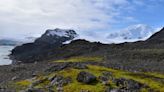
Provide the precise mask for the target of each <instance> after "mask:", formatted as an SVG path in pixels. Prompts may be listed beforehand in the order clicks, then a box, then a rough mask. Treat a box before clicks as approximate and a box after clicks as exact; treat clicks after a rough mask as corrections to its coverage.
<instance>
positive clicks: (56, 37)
mask: <svg viewBox="0 0 164 92" xmlns="http://www.w3.org/2000/svg"><path fill="white" fill-rule="evenodd" d="M77 36H78V34H77V33H76V32H75V31H74V30H70V29H59V28H56V29H48V30H46V32H45V33H44V34H43V35H42V36H41V37H40V38H38V39H36V41H35V43H42V44H43V43H45V44H61V43H63V42H66V41H70V40H73V39H74V38H76V37H77Z"/></svg>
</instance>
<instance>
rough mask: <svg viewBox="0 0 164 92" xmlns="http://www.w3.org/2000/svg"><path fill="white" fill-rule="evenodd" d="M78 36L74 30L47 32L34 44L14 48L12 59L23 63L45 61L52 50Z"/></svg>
mask: <svg viewBox="0 0 164 92" xmlns="http://www.w3.org/2000/svg"><path fill="white" fill-rule="evenodd" d="M77 36H78V35H77V34H76V32H75V31H74V30H63V29H54V30H47V31H46V32H45V33H44V34H43V35H42V36H41V37H40V38H38V39H36V40H35V42H34V43H27V44H23V45H22V46H17V47H16V48H14V49H13V50H12V53H11V55H10V57H11V59H13V60H14V59H15V60H17V61H22V62H23V63H31V62H36V61H43V59H46V58H48V56H49V55H51V54H52V53H51V50H54V49H55V48H58V47H60V46H62V45H63V42H66V41H69V40H73V39H74V38H75V37H77ZM17 61H16V63H17Z"/></svg>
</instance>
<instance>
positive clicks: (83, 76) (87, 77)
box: [77, 71, 96, 84]
mask: <svg viewBox="0 0 164 92" xmlns="http://www.w3.org/2000/svg"><path fill="white" fill-rule="evenodd" d="M77 81H78V82H82V83H86V84H91V83H93V82H95V81H96V77H95V76H94V75H93V74H91V73H88V72H84V71H83V72H80V73H79V74H78V76H77Z"/></svg>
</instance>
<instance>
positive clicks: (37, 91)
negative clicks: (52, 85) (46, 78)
mask: <svg viewBox="0 0 164 92" xmlns="http://www.w3.org/2000/svg"><path fill="white" fill-rule="evenodd" d="M22 92H23V91H22ZM24 92H45V91H43V90H41V89H35V88H29V89H27V90H26V91H24Z"/></svg>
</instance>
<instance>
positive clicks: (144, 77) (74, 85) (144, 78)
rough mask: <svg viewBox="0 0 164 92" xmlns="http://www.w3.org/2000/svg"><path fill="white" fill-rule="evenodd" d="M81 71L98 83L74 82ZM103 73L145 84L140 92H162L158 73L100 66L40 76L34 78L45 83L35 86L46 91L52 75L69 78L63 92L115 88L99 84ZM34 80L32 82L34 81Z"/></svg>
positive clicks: (23, 81)
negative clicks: (90, 75)
mask: <svg viewBox="0 0 164 92" xmlns="http://www.w3.org/2000/svg"><path fill="white" fill-rule="evenodd" d="M81 71H86V72H89V73H92V74H93V75H95V76H96V77H97V80H98V82H96V83H95V84H83V83H80V82H78V81H77V80H76V78H77V75H78V74H79V73H80V72H81ZM103 72H110V73H112V77H113V78H115V79H116V78H125V79H131V80H134V81H137V82H139V83H142V84H145V85H147V86H148V88H143V89H141V92H148V90H149V89H153V90H154V91H157V92H158V91H159V92H164V84H163V83H162V82H160V81H156V79H157V80H161V81H162V80H163V78H164V75H163V74H158V73H133V72H127V71H122V70H115V69H111V68H106V67H102V66H95V65H88V68H87V69H74V68H67V69H64V70H61V71H58V72H53V73H51V74H49V75H46V76H44V75H41V76H39V77H37V78H36V80H43V79H46V80H45V81H43V82H41V83H40V84H38V85H36V86H35V87H36V88H42V89H45V90H47V89H46V88H45V87H46V86H47V85H49V83H50V81H49V80H47V79H48V78H51V77H52V76H54V75H59V76H63V77H64V78H67V77H70V78H71V79H72V82H71V83H69V84H67V85H64V87H63V90H64V92H80V91H81V90H85V91H86V90H87V91H89V92H104V91H105V89H106V88H108V87H110V88H117V86H116V84H115V83H114V82H113V81H112V80H109V84H110V85H104V84H103V83H101V81H100V80H99V79H98V77H99V76H101V75H102V74H103ZM36 80H34V81H36ZM30 83H31V82H30V81H28V80H22V81H19V82H17V83H16V85H19V87H21V86H23V87H27V86H28V85H29V84H30ZM56 88H57V87H56V86H53V90H54V91H56V90H57V89H56Z"/></svg>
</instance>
